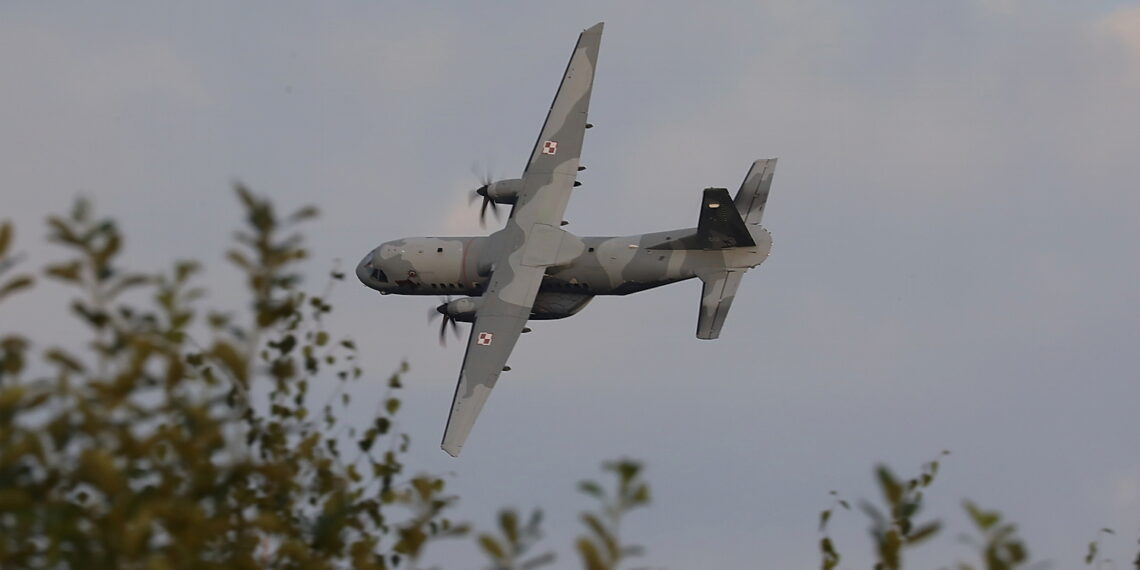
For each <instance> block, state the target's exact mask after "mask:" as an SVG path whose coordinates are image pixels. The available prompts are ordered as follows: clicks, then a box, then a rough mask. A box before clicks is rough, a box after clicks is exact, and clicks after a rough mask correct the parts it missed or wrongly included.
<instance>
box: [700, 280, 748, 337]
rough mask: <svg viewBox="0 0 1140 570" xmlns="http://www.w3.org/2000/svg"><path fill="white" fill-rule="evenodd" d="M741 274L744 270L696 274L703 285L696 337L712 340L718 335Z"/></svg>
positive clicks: (730, 305)
mask: <svg viewBox="0 0 1140 570" xmlns="http://www.w3.org/2000/svg"><path fill="white" fill-rule="evenodd" d="M743 276H744V270H732V269H726V270H723V271H715V272H711V273H707V274H704V275H698V277H700V278H701V281H703V282H704V287H703V288H702V289H701V313H700V316H698V317H697V338H699V339H704V340H712V339H714V338H717V337H719V336H720V328H721V327H722V326H724V318H725V317H727V316H728V310H729V309H730V308H732V300H733V298H735V297H736V288H737V287H739V286H740V278H741V277H743Z"/></svg>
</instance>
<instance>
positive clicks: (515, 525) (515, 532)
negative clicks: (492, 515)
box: [499, 509, 519, 545]
mask: <svg viewBox="0 0 1140 570" xmlns="http://www.w3.org/2000/svg"><path fill="white" fill-rule="evenodd" d="M499 528H501V529H503V536H505V537H507V543H508V544H511V545H517V544H518V543H519V516H518V514H517V513H515V512H514V511H513V510H511V509H503V510H501V511H499Z"/></svg>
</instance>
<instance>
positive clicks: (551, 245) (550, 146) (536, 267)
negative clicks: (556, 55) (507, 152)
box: [442, 23, 602, 456]
mask: <svg viewBox="0 0 1140 570" xmlns="http://www.w3.org/2000/svg"><path fill="white" fill-rule="evenodd" d="M601 39H602V24H601V23H598V24H596V25H594V26H593V27H591V28H589V29H587V30H586V31H584V32H582V34H581V35H580V36H578V44H577V45H576V46H575V47H574V53H573V54H572V55H571V56H570V63H569V64H568V65H567V66H566V72H565V73H564V74H563V77H562V83H561V84H560V85H559V86H558V93H557V94H555V96H554V102H553V103H552V104H551V106H550V111H549V112H548V113H547V115H546V121H545V122H543V124H542V130H541V131H539V135H538V141H537V142H536V143H535V145H534V149H533V150H532V151H531V155H530V161H529V162H528V163H527V166H526V170H525V171H524V172H523V177H522V180H523V189H522V191H521V192H520V194H519V198H518V201H517V202H516V204H515V207H514V209H513V210H512V211H511V217H510V219H509V220H507V225H506V227H505V228H503V229H502V230H500V231H498V232H496V233H495V234H494V235H493V236H492V239H493V242H494V243H495V244H496V247H497V248H498V250H499V253H498V254H497V258H496V259H495V260H494V262H493V263H492V267H493V269H492V271H491V280H490V283H489V284H488V286H487V290H486V291H485V292H484V293H483V301H482V304H481V305H480V306H479V309H478V310H477V311H476V312H475V322H474V324H473V325H472V326H471V336H470V337H468V339H467V352H466V353H465V354H464V356H463V367H462V369H461V370H460V372H459V383H458V385H457V386H456V387H455V399H454V400H453V401H452V403H451V415H450V416H448V419H447V428H446V429H445V430H444V434H443V443H442V447H443V450H444V451H446V452H447V453H449V454H450V455H452V456H458V455H459V451H460V449H462V448H463V442H464V441H466V440H467V436H468V434H470V433H471V428H472V426H474V425H475V419H476V418H477V417H478V416H479V412H480V411H481V410H482V409H483V404H484V403H486V401H487V397H488V396H489V395H490V394H491V389H492V388H494V386H495V382H496V381H497V380H498V379H499V374H500V373H501V372H502V371H503V366H504V365H505V364H506V362H507V358H509V357H510V355H511V350H513V349H514V347H515V343H516V342H518V339H519V335H520V334H521V333H522V329H523V326H525V325H526V321H527V319H528V318H530V310H531V307H532V306H533V305H534V298H535V296H536V295H537V294H538V288H539V286H540V285H542V277H543V275H545V274H546V268H547V267H550V266H551V265H558V264H560V263H563V262H565V261H567V260H570V259H573V258H574V257H575V256H577V255H578V254H580V253H581V252H582V250H583V249H585V246H584V245H583V244H582V241H581V240H579V239H578V238H576V237H574V236H573V235H571V234H569V233H567V232H565V231H563V230H561V229H560V228H559V226H560V225H561V221H562V214H563V212H565V211H566V203H567V201H569V199H570V190H571V189H572V188H573V187H574V179H575V178H576V177H577V175H578V162H579V159H580V157H581V154H582V139H583V138H584V134H585V130H586V112H587V111H588V109H589V106H590V92H591V90H592V88H593V84H594V68H595V66H596V64H597V61H598V48H599V47H600V45H601Z"/></svg>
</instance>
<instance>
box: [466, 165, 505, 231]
mask: <svg viewBox="0 0 1140 570" xmlns="http://www.w3.org/2000/svg"><path fill="white" fill-rule="evenodd" d="M471 172H472V173H474V174H475V176H476V177H477V178H478V179H479V182H480V186H479V187H478V188H476V189H475V190H474V191H473V192H472V193H471V198H470V199H469V200H468V204H474V203H475V200H478V199H479V198H480V197H482V198H483V205H481V206H479V226H480V227H483V228H485V227H487V208H488V206H489V207H490V208H491V213H492V214H494V215H495V219H496V220H498V219H499V205H498V204H496V203H495V201H494V200H492V199H491V197H490V196H488V195H487V187H488V186H490V185H491V184H492V183H494V179H493V178H492V177H491V171H490V169H488V170H486V171H483V172H480V171H479V167H478V165H475V164H473V165H471Z"/></svg>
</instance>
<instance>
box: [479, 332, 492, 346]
mask: <svg viewBox="0 0 1140 570" xmlns="http://www.w3.org/2000/svg"><path fill="white" fill-rule="evenodd" d="M493 338H495V335H494V334H491V333H489V332H481V333H479V336H478V338H476V339H475V344H481V345H483V346H487V345H488V344H491V339H493Z"/></svg>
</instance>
